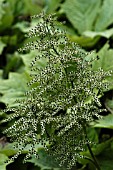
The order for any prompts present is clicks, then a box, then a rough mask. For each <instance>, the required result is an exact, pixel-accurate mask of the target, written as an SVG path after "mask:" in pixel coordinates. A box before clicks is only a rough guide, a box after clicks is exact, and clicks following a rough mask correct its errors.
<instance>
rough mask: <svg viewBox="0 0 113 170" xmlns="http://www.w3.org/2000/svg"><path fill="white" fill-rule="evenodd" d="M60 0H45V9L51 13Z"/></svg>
mask: <svg viewBox="0 0 113 170" xmlns="http://www.w3.org/2000/svg"><path fill="white" fill-rule="evenodd" d="M60 1H61V0H57V1H56V0H46V10H47V12H49V13H51V12H53V11H55V10H56V9H57V8H58V7H59V5H60Z"/></svg>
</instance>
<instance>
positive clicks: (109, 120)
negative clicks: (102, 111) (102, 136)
mask: <svg viewBox="0 0 113 170" xmlns="http://www.w3.org/2000/svg"><path fill="white" fill-rule="evenodd" d="M92 125H93V127H99V128H108V129H113V114H109V115H107V116H104V118H103V119H100V120H98V121H96V122H95V123H92Z"/></svg>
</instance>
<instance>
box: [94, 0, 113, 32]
mask: <svg viewBox="0 0 113 170" xmlns="http://www.w3.org/2000/svg"><path fill="white" fill-rule="evenodd" d="M112 23H113V0H107V1H106V0H104V1H103V5H102V8H101V10H100V13H99V16H98V18H97V20H96V24H95V31H102V30H105V28H107V27H108V26H109V25H111V24H112Z"/></svg>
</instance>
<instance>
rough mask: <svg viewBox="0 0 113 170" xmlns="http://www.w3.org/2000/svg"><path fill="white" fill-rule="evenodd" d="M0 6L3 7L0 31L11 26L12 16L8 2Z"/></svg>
mask: <svg viewBox="0 0 113 170" xmlns="http://www.w3.org/2000/svg"><path fill="white" fill-rule="evenodd" d="M1 6H2V7H3V10H4V13H3V15H2V17H1V22H0V31H3V30H4V29H6V28H9V27H10V26H11V24H12V22H13V19H14V16H13V12H12V10H11V7H10V3H9V2H7V3H5V4H4V5H3V4H2V5H1Z"/></svg>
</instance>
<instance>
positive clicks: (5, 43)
mask: <svg viewBox="0 0 113 170" xmlns="http://www.w3.org/2000/svg"><path fill="white" fill-rule="evenodd" d="M70 2H71V3H70ZM94 3H95V5H94V6H93V4H94ZM112 3H113V2H112V0H99V1H93V0H91V1H87V0H84V2H82V0H80V1H78V0H73V1H69V0H65V1H63V0H57V1H56V0H44V1H43V0H41V1H39V0H36V1H35V0H33V1H31V0H30V1H27V0H23V1H19V0H15V1H13V0H6V1H5V0H0V69H1V70H0V109H1V110H0V122H1V124H0V132H1V133H0V144H1V139H2V138H1V137H2V136H3V134H2V130H4V129H5V128H8V127H9V126H11V125H12V124H13V121H11V122H9V123H3V121H4V118H8V117H10V116H12V115H13V114H14V112H13V111H12V112H9V111H8V112H6V113H3V111H2V109H3V108H5V107H6V106H7V105H9V107H17V106H18V102H17V103H15V102H14V101H15V99H18V98H21V99H22V98H23V99H25V98H26V96H25V95H24V93H25V92H26V91H27V90H30V88H32V87H28V86H27V85H26V82H27V81H29V80H30V79H31V78H30V77H29V74H30V67H29V63H30V62H31V60H32V59H33V58H34V57H35V56H36V55H37V50H34V51H32V52H29V51H28V52H27V53H26V52H23V53H22V54H21V53H18V52H17V49H18V48H19V47H22V46H23V44H24V43H27V42H29V39H28V40H27V38H26V37H25V34H26V33H27V32H28V30H29V28H31V27H34V26H35V25H36V24H37V20H31V19H30V15H33V14H37V13H39V12H40V11H41V10H42V8H44V10H45V11H46V13H51V12H52V13H54V12H55V13H56V15H57V16H58V20H57V21H56V23H58V25H57V28H60V29H61V30H64V29H66V30H67V33H66V34H67V36H68V37H69V38H70V40H71V41H74V42H77V43H79V44H80V45H82V46H83V47H84V48H85V49H87V50H90V49H94V50H95V52H94V53H91V54H88V56H86V57H85V56H84V57H85V60H87V61H90V60H91V59H92V58H95V59H96V58H98V60H95V61H93V62H92V69H93V70H95V71H96V70H98V69H99V67H101V68H102V69H103V70H105V71H108V70H113V63H112V61H113V59H112V56H113V55H112V53H113V52H112V47H113V42H112V41H113V36H112V35H113V27H112V26H113V25H112V24H113V20H112V12H113V11H112ZM44 5H45V6H44ZM91 7H93V8H92V9H91ZM75 9H76V10H75ZM89 11H90V15H87V14H88V12H89ZM82 17H83V18H84V20H81V22H78V23H77V24H75V22H77V21H78V19H79V20H80V19H81V18H82ZM90 18H91V19H90ZM59 21H65V24H64V25H60V24H59ZM83 22H84V25H83V26H82V27H80V25H81V24H83ZM79 28H80V30H79ZM83 28H84V29H85V30H84V31H83V32H81V29H83ZM87 28H88V29H87ZM83 51H84V50H83ZM38 55H39V54H38ZM46 64H47V63H46V62H45V58H42V59H40V60H38V61H37V67H39V68H40V67H41V68H42V67H45V66H46ZM15 72H16V73H15ZM21 73H22V74H21ZM38 74H39V72H38ZM4 78H5V79H7V80H4ZM106 80H107V81H109V82H111V85H110V86H109V88H108V90H107V89H105V90H104V93H103V94H102V95H99V96H98V97H99V99H100V101H101V103H102V106H101V108H102V109H103V108H106V109H107V110H108V112H107V113H105V112H102V113H101V114H102V115H103V121H102V120H101V121H96V122H92V123H91V124H90V125H91V126H92V127H94V128H91V127H89V128H87V130H88V137H89V138H90V139H91V141H94V142H96V145H93V144H90V145H91V147H92V150H93V152H94V155H96V157H97V159H98V160H99V163H100V166H101V169H102V170H105V169H106V170H111V169H112V154H111V152H112V149H113V147H112V146H113V142H112V134H113V132H112V128H111V127H112V122H111V119H112V114H109V113H113V107H112V105H113V100H112V99H113V97H112V96H113V93H112V89H113V86H112V84H113V83H112V81H113V77H112V76H111V77H106ZM34 86H36V84H35V85H34ZM88 101H89V102H90V101H91V97H89V99H88ZM108 114H109V115H108ZM105 115H108V116H106V117H105ZM104 117H105V118H104ZM107 117H108V118H107ZM109 118H111V119H109ZM15 120H16V118H15V119H14V121H15ZM110 122H111V123H110ZM96 126H98V127H96ZM95 127H96V128H95ZM106 128H107V129H106ZM7 140H8V142H10V143H11V141H10V140H9V138H8V139H7ZM4 143H5V142H4ZM108 143H109V144H108ZM13 145H14V143H11V145H9V147H8V148H7V149H6V150H7V151H6V152H4V151H3V149H4V150H5V148H6V146H5V147H4V148H0V153H1V154H4V156H3V155H0V159H1V160H2V158H3V157H4V160H6V156H8V155H7V153H12V154H11V156H13V155H14V154H16V153H17V152H18V150H16V152H15V149H14V148H13V147H12V146H13ZM96 146H97V147H96ZM41 147H42V146H41ZM29 149H30V147H29V146H28V147H27V150H26V152H22V154H26V153H28V151H29ZM42 153H43V151H42ZM83 153H84V155H85V156H87V155H88V157H90V154H89V152H88V151H85V152H82V153H81V154H83ZM5 155H6V156H5ZM45 156H46V155H45ZM21 159H22V158H21ZM44 159H46V158H44ZM17 160H18V159H17ZM33 161H34V164H35V163H37V164H38V160H37V159H35V158H33V159H31V162H33ZM21 162H22V161H21ZM29 162H30V160H29ZM43 162H45V160H43V158H42V160H41V163H39V164H38V165H37V167H33V166H32V168H31V167H30V168H29V167H28V169H33V170H36V169H41V168H44V167H45V166H46V165H45V164H43ZM16 164H17V165H16ZM47 164H48V163H47ZM9 165H10V167H11V169H13V168H14V167H15V165H16V169H18V167H21V169H22V170H27V167H26V164H25V166H21V165H20V162H18V161H14V162H13V163H12V164H10V162H9ZM9 165H8V166H7V170H9V169H10V167H9ZM0 166H1V167H0V168H1V170H2V169H6V164H3V163H0ZM46 168H47V166H46ZM48 168H49V167H48ZM14 169H15V168H14ZM50 169H52V167H50ZM72 169H84V170H88V169H90V170H94V169H95V167H94V166H93V165H92V163H91V162H90V161H88V160H86V159H82V160H81V159H80V160H78V162H77V165H76V167H73V168H72Z"/></svg>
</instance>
